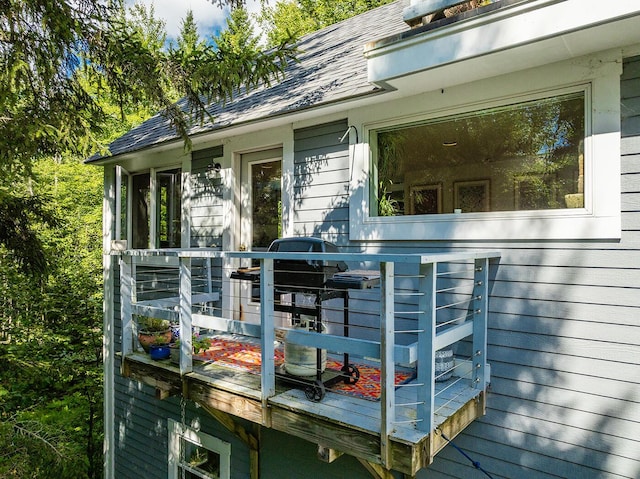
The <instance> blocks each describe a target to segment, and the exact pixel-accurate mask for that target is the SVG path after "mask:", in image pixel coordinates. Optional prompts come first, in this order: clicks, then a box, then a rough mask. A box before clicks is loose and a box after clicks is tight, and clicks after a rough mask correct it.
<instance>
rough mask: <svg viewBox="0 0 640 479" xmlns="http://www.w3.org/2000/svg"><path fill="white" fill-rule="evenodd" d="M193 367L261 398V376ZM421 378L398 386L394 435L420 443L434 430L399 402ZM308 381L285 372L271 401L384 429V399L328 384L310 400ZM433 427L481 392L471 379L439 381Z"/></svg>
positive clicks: (143, 358)
mask: <svg viewBox="0 0 640 479" xmlns="http://www.w3.org/2000/svg"><path fill="white" fill-rule="evenodd" d="M131 357H132V358H135V360H136V361H140V362H144V363H146V364H153V365H154V366H157V367H161V368H163V369H167V370H169V371H174V372H178V373H179V371H178V367H177V365H175V364H172V363H170V362H169V361H168V360H165V361H152V360H151V359H150V358H149V356H148V355H146V354H140V353H135V354H134V355H132V356H131ZM193 364H194V368H193V372H192V373H189V374H188V376H189V377H191V378H193V379H196V380H197V381H199V382H201V383H204V384H206V385H207V386H209V387H212V388H215V389H219V390H222V391H226V392H229V393H232V394H236V395H239V396H242V397H245V398H248V399H251V400H255V401H259V400H260V397H261V395H260V376H259V375H258V374H253V373H249V372H245V371H239V370H234V369H231V368H229V367H226V366H220V365H217V364H216V363H215V362H200V361H194V363H193ZM415 381H416V379H413V380H411V381H408V382H407V383H405V384H403V385H399V386H398V387H396V390H395V395H396V396H395V403H396V405H397V406H396V411H395V414H396V418H395V420H396V422H397V424H396V426H395V427H394V430H393V432H392V437H394V438H396V439H398V440H400V441H407V442H412V443H415V442H418V441H419V440H421V439H423V438H424V437H425V436H427V435H428V434H429V432H426V431H421V430H420V429H419V428H418V427H417V426H416V425H417V422H416V421H417V406H415V405H411V406H398V404H403V403H410V404H412V403H415V402H417V388H416V387H413V385H415ZM305 384H308V381H305V380H304V379H303V380H301V381H300V384H299V385H296V384H294V383H293V382H292V381H290V379H289V378H287V379H286V380H283V378H282V377H280V378H278V379H277V381H276V394H275V396H273V397H271V398H269V403H270V404H272V405H274V406H278V407H281V408H284V409H287V410H289V411H291V412H294V413H300V414H304V415H308V416H314V417H316V418H319V419H323V420H330V421H331V422H333V423H336V424H340V425H345V426H348V427H350V428H353V429H355V430H359V431H362V432H366V433H370V434H380V430H381V428H380V424H381V417H382V414H381V410H380V408H381V403H380V401H376V400H371V399H364V398H358V397H355V396H351V395H346V394H342V393H338V392H334V391H332V390H331V388H327V392H326V395H325V396H324V398H323V399H322V400H321V401H319V402H313V401H310V400H309V399H308V398H307V397H306V394H305V392H304V386H305ZM435 390H436V396H435V409H434V427H438V426H439V425H440V424H442V423H444V422H445V421H446V420H447V419H448V418H449V417H451V416H453V415H455V414H456V412H457V411H458V410H459V409H460V408H462V407H463V406H464V405H465V404H466V403H467V402H468V401H470V400H472V399H474V398H475V397H477V396H478V395H479V394H480V392H481V391H479V390H477V389H474V388H472V387H471V381H470V380H469V379H463V378H459V377H453V378H452V379H450V380H448V381H444V382H437V383H436V387H435Z"/></svg>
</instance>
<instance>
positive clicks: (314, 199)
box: [294, 120, 350, 245]
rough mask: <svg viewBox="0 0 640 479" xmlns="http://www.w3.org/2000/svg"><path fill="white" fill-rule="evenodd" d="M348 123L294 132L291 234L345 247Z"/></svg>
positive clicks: (343, 121) (347, 190) (334, 123)
mask: <svg viewBox="0 0 640 479" xmlns="http://www.w3.org/2000/svg"><path fill="white" fill-rule="evenodd" d="M347 128H348V124H347V120H339V121H335V122H332V123H325V124H323V125H316V126H313V127H309V128H302V129H299V130H295V131H294V175H295V179H294V210H295V213H294V215H295V216H294V234H295V235H296V236H316V237H320V238H324V239H326V240H329V241H332V242H334V243H336V244H339V245H344V244H345V243H346V242H347V241H348V238H349V166H350V165H349V163H350V162H349V140H348V138H345V141H344V142H343V143H340V138H342V136H343V135H344V133H345V132H346V131H347Z"/></svg>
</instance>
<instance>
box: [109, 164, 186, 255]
mask: <svg viewBox="0 0 640 479" xmlns="http://www.w3.org/2000/svg"><path fill="white" fill-rule="evenodd" d="M123 179H124V176H123ZM181 181H182V170H181V169H180V168H175V169H171V170H161V171H155V170H152V171H151V172H150V173H136V174H133V175H131V176H130V183H129V185H130V188H129V186H128V185H127V183H126V182H124V181H123V182H122V186H121V189H120V191H119V194H120V211H119V214H120V220H119V222H120V223H119V224H120V229H121V237H123V238H126V237H127V236H125V235H127V233H128V232H129V231H130V235H131V238H130V241H131V246H132V247H133V248H136V249H146V248H179V247H180V244H181V213H182V211H181V204H182V203H181V202H182V183H181ZM127 195H129V196H130V198H127ZM127 211H130V221H126V219H127V216H126V212H127Z"/></svg>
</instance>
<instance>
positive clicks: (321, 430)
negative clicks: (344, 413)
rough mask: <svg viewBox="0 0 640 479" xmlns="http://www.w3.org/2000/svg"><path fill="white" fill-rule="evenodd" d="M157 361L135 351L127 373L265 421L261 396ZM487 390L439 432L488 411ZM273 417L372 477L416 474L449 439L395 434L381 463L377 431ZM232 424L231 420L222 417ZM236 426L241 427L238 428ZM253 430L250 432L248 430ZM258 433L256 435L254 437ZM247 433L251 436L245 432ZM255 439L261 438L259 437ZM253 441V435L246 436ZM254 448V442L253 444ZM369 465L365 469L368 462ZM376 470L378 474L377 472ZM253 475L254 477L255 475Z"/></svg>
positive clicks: (272, 410) (273, 408)
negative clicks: (345, 457)
mask: <svg viewBox="0 0 640 479" xmlns="http://www.w3.org/2000/svg"><path fill="white" fill-rule="evenodd" d="M158 364H159V363H158V362H156V361H153V360H151V359H149V357H148V355H146V354H134V355H132V356H130V357H126V358H123V368H122V370H123V376H124V377H127V378H130V379H134V380H137V381H140V382H142V383H144V384H147V385H149V386H151V387H153V388H159V389H162V390H163V391H167V393H164V392H163V394H168V395H179V394H183V396H184V397H185V398H189V399H191V400H192V401H194V402H196V403H198V404H200V405H201V406H203V408H204V409H205V410H206V411H207V412H209V413H211V411H217V412H218V413H219V414H218V416H216V415H214V414H212V416H214V417H221V418H224V417H225V416H226V417H228V418H229V417H231V418H232V417H235V416H237V417H239V418H242V419H245V420H247V421H250V422H252V423H255V424H259V425H263V424H262V421H263V411H262V401H261V399H260V397H259V395H256V396H255V397H253V398H252V397H248V396H246V395H243V394H240V393H235V392H232V391H229V390H223V389H219V388H217V387H215V386H213V385H212V384H208V378H207V377H206V376H204V375H202V374H200V373H197V372H193V373H190V374H187V375H185V376H181V375H180V372H179V370H178V368H177V367H175V366H168V365H165V364H166V363H164V364H163V363H160V364H162V366H160V367H159V366H158ZM484 403H485V400H484V393H481V394H480V395H479V396H478V397H476V398H475V399H473V400H471V401H468V402H467V403H466V404H465V405H464V406H462V408H460V409H459V410H458V411H457V412H456V413H455V414H454V415H452V416H450V417H449V418H448V419H446V420H445V421H444V423H442V424H440V426H438V430H440V431H442V432H444V433H445V435H446V436H447V437H449V438H451V439H453V438H454V437H456V436H457V435H458V434H459V433H460V432H461V431H462V430H463V429H464V428H465V427H467V426H468V425H469V424H470V423H471V422H473V421H474V420H475V419H477V418H478V417H480V416H482V415H483V414H484ZM269 415H270V417H271V420H272V424H271V428H273V429H274V430H277V431H280V432H284V433H285V434H291V435H293V436H295V437H299V438H302V439H304V440H307V441H309V442H313V443H315V444H322V445H323V447H326V448H327V449H332V450H333V451H346V452H347V454H349V455H351V456H354V457H355V458H357V459H358V460H359V461H360V462H361V463H362V464H363V465H365V464H368V465H369V466H370V467H368V468H367V470H369V471H374V472H373V473H372V474H379V475H377V476H376V475H374V477H379V478H383V479H386V478H387V477H392V476H384V475H380V474H382V472H381V471H383V470H384V471H386V470H387V469H391V470H394V471H398V472H401V473H404V474H406V475H408V477H413V476H414V475H415V474H417V472H418V471H419V470H420V469H422V468H423V467H426V466H428V465H429V464H431V462H432V460H433V457H434V456H435V454H437V453H438V452H439V451H440V450H441V449H442V448H444V447H445V446H446V445H447V444H448V443H447V441H445V440H444V438H443V437H442V436H441V435H440V434H439V433H438V431H435V432H433V433H431V434H429V435H427V436H422V438H417V437H416V441H415V442H406V441H404V440H403V441H398V440H396V439H395V438H394V436H393V435H391V436H389V437H388V447H389V455H390V461H391V462H390V463H389V464H388V465H385V466H382V465H381V464H379V463H381V462H382V460H381V457H380V451H381V446H380V444H381V438H380V436H379V435H378V434H373V433H366V432H363V431H359V430H357V429H354V428H353V427H351V426H349V425H348V424H345V423H342V422H335V421H332V420H330V419H328V418H322V417H318V416H316V415H314V414H305V413H304V412H303V411H299V410H298V411H296V410H290V409H289V408H285V407H280V406H278V405H277V404H276V403H274V402H272V401H270V402H269ZM223 420H224V421H227V422H228V419H223ZM236 430H237V429H236ZM247 434H249V433H247ZM254 436H255V435H254ZM247 437H248V436H247ZM255 437H257V436H255ZM248 440H249V439H248ZM249 448H250V450H251V446H249ZM256 454H257V451H256V452H255V454H254V455H253V459H252V461H253V462H252V468H255V467H257V464H258V462H257V460H258V458H257V456H256ZM365 467H367V466H366V465H365ZM375 471H377V472H375ZM252 477H253V476H252Z"/></svg>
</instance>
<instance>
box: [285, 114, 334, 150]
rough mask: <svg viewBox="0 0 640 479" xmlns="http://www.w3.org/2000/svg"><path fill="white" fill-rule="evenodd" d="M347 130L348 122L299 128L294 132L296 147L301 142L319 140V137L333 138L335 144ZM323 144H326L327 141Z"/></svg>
mask: <svg viewBox="0 0 640 479" xmlns="http://www.w3.org/2000/svg"><path fill="white" fill-rule="evenodd" d="M346 129H347V120H346V119H343V120H337V121H333V122H330V123H323V124H322V125H314V126H310V127H307V128H299V129H297V130H295V131H294V138H295V140H296V145H297V144H299V143H298V142H301V141H303V140H307V139H310V138H317V137H319V136H322V137H328V138H331V139H332V141H333V142H334V143H338V141H339V140H340V138H341V137H342V135H343V134H344V132H345V131H346ZM336 135H337V136H336ZM323 143H326V141H325V142H323ZM329 143H331V142H329ZM300 144H302V143H300ZM295 151H298V148H296V150H295Z"/></svg>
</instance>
